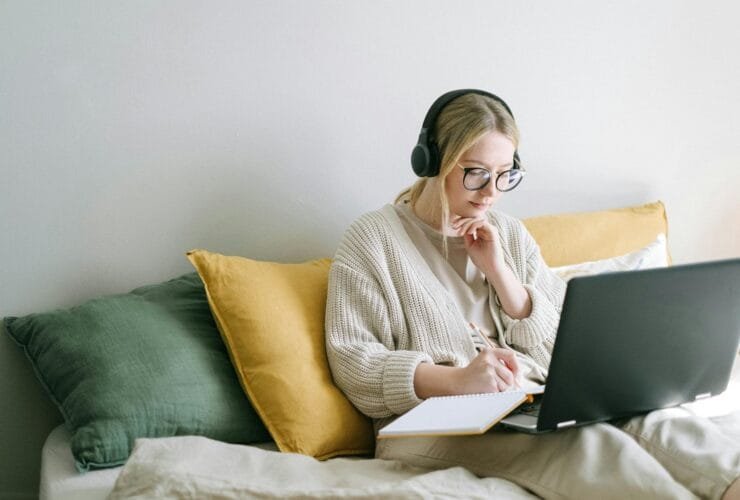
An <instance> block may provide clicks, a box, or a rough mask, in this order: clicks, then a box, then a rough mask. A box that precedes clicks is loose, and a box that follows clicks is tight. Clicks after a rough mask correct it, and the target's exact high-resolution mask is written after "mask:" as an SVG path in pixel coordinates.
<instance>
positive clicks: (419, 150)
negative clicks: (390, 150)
mask: <svg viewBox="0 0 740 500" xmlns="http://www.w3.org/2000/svg"><path fill="white" fill-rule="evenodd" d="M411 167H412V168H413V169H414V173H415V174H416V175H418V176H419V177H426V172H427V170H429V149H428V148H427V146H426V144H422V143H421V142H419V143H418V144H417V145H416V146H414V149H413V151H411Z"/></svg>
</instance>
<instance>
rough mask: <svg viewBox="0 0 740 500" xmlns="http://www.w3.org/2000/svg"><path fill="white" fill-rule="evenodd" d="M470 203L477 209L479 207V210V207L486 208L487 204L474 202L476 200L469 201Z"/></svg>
mask: <svg viewBox="0 0 740 500" xmlns="http://www.w3.org/2000/svg"><path fill="white" fill-rule="evenodd" d="M470 204H471V205H473V206H474V207H475V208H477V209H479V210H480V209H481V208H488V205H485V204H483V203H476V202H474V201H471V202H470Z"/></svg>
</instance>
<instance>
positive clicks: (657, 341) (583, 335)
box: [501, 259, 740, 432]
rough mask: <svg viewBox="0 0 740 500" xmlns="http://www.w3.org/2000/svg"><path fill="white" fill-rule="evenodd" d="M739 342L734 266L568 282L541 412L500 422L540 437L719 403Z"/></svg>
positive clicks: (524, 411) (739, 297) (725, 263)
mask: <svg viewBox="0 0 740 500" xmlns="http://www.w3.org/2000/svg"><path fill="white" fill-rule="evenodd" d="M739 342H740V259H729V260H719V261H711V262H702V263H697V264H688V265H677V266H672V267H664V268H657V269H647V270H640V271H624V272H612V273H605V274H600V275H596V276H588V277H578V278H573V279H571V280H570V281H569V282H568V286H567V290H566V293H565V300H564V302H563V308H562V313H561V317H560V324H559V326H558V332H557V338H556V339H555V346H554V348H553V352H552V359H551V362H550V370H549V374H548V377H547V384H546V385H545V388H544V393H543V394H542V395H541V396H538V397H537V398H538V399H539V401H538V404H539V408H538V409H537V407H536V406H537V405H534V406H524V407H522V408H521V409H520V410H519V411H518V412H516V413H512V414H510V415H509V416H507V417H506V418H504V419H502V420H501V423H502V424H503V425H504V426H507V427H510V428H514V429H517V430H521V431H525V432H546V431H553V430H558V429H563V428H568V427H572V426H580V425H584V424H590V423H594V422H601V421H607V420H612V419H617V418H622V417H629V416H633V415H637V414H641V413H645V412H648V411H650V410H655V409H658V408H667V407H671V406H676V405H680V404H682V403H687V402H690V401H695V400H697V399H702V398H706V397H709V396H713V395H717V394H719V393H721V392H723V391H724V390H725V389H726V388H727V384H728V382H729V379H730V372H731V370H732V365H733V362H734V360H735V357H736V356H737V354H738V347H739V345H738V343H739ZM537 410H538V412H537Z"/></svg>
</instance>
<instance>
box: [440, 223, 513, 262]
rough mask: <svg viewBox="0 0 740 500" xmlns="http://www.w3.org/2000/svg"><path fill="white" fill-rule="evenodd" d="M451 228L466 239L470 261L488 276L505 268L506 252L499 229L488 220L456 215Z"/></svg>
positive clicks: (466, 248)
mask: <svg viewBox="0 0 740 500" xmlns="http://www.w3.org/2000/svg"><path fill="white" fill-rule="evenodd" d="M451 227H452V229H454V230H455V231H457V234H458V235H460V236H462V237H464V238H465V250H467V252H468V255H469V256H470V260H472V261H473V264H475V266H476V267H477V268H478V269H480V270H481V271H482V272H483V273H484V274H485V275H486V276H488V275H489V274H491V273H493V272H494V271H495V270H496V269H501V268H502V267H501V266H504V251H503V249H502V248H501V239H500V237H499V234H498V229H496V228H495V227H494V226H492V225H491V223H490V222H488V219H485V218H473V217H460V216H459V215H455V216H453V218H452V224H451Z"/></svg>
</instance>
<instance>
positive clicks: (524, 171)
mask: <svg viewBox="0 0 740 500" xmlns="http://www.w3.org/2000/svg"><path fill="white" fill-rule="evenodd" d="M457 166H458V167H460V168H461V169H462V171H463V172H464V173H463V187H464V188H465V189H467V190H468V191H480V190H481V189H483V188H485V187H486V186H488V185H489V184H490V183H491V179H493V178H494V177H493V172H491V171H490V170H488V169H487V168H483V167H463V166H462V165H460V164H459V163H458V164H457ZM472 170H485V171H486V172H488V180H487V181H486V182H484V183H483V185H482V186H481V187H477V188H474V189H470V188H468V187H467V186H466V185H465V178H466V177H467V176H468V172H470V171H472ZM512 170H516V171H517V172H519V173H520V174H521V175H522V179H523V178H524V175H525V174H526V173H527V171H526V170H524V169H523V168H507V169H506V170H504V171H503V172H499V173H498V174H497V175H496V178H495V180H494V181H493V186H494V187H495V188H496V190H497V191H498V192H500V193H508V192H510V191H513V190H514V189H516V188H517V186H519V184H521V183H522V181H521V180H520V181H519V182H517V183H516V185H515V186H514V187H513V188H511V189H499V188H498V180H499V178H500V177H501V176H502V175H504V174H505V173H507V172H511V171H512Z"/></svg>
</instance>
